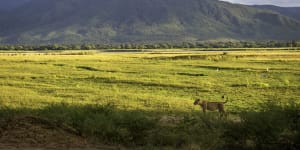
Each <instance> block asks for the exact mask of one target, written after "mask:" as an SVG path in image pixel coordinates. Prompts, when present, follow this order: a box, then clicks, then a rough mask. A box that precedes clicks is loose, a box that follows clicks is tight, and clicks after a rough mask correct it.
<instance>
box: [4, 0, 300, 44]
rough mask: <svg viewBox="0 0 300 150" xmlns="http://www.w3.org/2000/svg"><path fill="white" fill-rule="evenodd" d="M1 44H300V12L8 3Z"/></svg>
mask: <svg viewBox="0 0 300 150" xmlns="http://www.w3.org/2000/svg"><path fill="white" fill-rule="evenodd" d="M0 6H1V7H0V43H5V44H18V43H19V44H21V43H22V44H45V43H66V44H69V43H74V44H75V43H76V44H77V43H155V42H183V41H187V42H195V41H204V40H255V41H259V40H297V39H300V8H297V7H295V8H283V7H276V6H267V5H266V6H246V5H240V4H231V3H228V2H223V1H218V0H2V1H1V2H0Z"/></svg>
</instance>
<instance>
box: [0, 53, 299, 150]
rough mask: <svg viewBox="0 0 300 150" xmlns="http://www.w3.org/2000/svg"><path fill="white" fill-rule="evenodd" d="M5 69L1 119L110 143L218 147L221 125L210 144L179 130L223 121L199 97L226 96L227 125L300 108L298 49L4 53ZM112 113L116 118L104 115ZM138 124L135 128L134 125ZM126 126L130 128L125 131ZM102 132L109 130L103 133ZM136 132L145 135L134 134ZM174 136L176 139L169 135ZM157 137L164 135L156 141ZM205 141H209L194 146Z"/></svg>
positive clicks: (0, 79)
mask: <svg viewBox="0 0 300 150" xmlns="http://www.w3.org/2000/svg"><path fill="white" fill-rule="evenodd" d="M0 71H1V74H0V104H1V112H2V113H1V116H2V117H11V116H14V115H20V114H22V115H24V114H27V115H37V116H42V117H45V118H49V119H50V120H56V121H60V122H61V123H64V124H69V125H70V126H72V127H74V128H75V129H77V130H80V131H81V132H83V133H84V134H86V135H88V136H92V137H99V139H100V140H101V141H104V142H106V143H121V144H124V143H125V145H126V144H128V143H129V145H143V146H145V145H148V146H149V145H150V146H153V145H154V146H158V147H161V146H162V147H176V146H178V141H180V139H178V138H180V137H181V138H182V137H185V138H184V140H183V141H184V142H183V143H184V146H185V148H187V149H190V148H197V147H204V148H205V149H206V148H208V149H215V148H216V147H214V146H213V145H214V144H215V143H216V142H218V141H222V140H221V139H220V138H219V137H220V134H222V131H223V129H222V128H221V127H219V126H221V125H218V124H215V126H214V129H215V130H216V131H217V133H214V134H208V135H207V136H208V137H209V136H210V137H211V139H213V140H211V139H210V140H205V138H207V136H204V137H201V136H200V137H197V135H193V136H188V134H191V133H194V132H196V131H190V129H186V130H181V129H185V128H188V127H189V126H194V129H195V130H196V129H199V128H201V127H200V126H201V125H199V127H195V126H196V124H194V125H188V123H186V122H185V121H187V120H193V119H194V120H196V122H198V123H199V124H201V122H203V120H201V119H200V120H199V119H198V120H197V118H196V119H195V117H196V116H202V119H203V118H204V119H206V120H211V119H212V120H215V121H221V122H222V123H224V120H220V119H218V118H217V117H216V116H218V114H217V112H211V113H209V114H208V116H210V118H207V116H203V115H202V113H201V109H200V107H199V106H194V105H193V101H194V100H195V99H196V98H200V99H205V100H208V101H223V100H222V99H221V96H222V95H226V97H228V100H229V102H228V103H227V104H226V110H227V111H228V112H229V113H230V115H229V120H232V118H234V117H235V116H238V115H237V114H239V113H242V112H244V111H251V112H260V111H261V110H262V107H261V106H262V105H263V104H265V103H269V102H271V103H277V104H279V105H280V106H285V105H289V104H290V103H291V102H292V103H296V104H299V103H300V92H299V91H300V51H297V50H294V51H287V50H286V51H274V50H272V51H259V50H258V51H255V50H251V51H243V52H241V51H235V52H234V51H232V52H231V51H228V52H193V53H185V52H177V53H172V52H148V53H98V52H96V51H89V52H83V51H78V52H77V51H69V52H52V53H51V52H48V53H21V52H16V53H15V52H11V53H7V52H2V53H1V54H0ZM110 109H113V110H110ZM97 110H101V111H100V112H98V111H97ZM111 111H113V112H116V113H113V114H115V115H112V116H109V115H108V116H107V115H106V116H105V115H103V114H107V113H106V112H108V113H109V112H111ZM120 114H121V115H120ZM128 116H129V117H128ZM132 116H133V117H132ZM122 117H125V118H126V117H127V118H129V119H128V120H126V119H124V118H122ZM130 117H132V118H130ZM164 117H167V118H168V117H169V118H171V120H172V118H173V122H175V123H174V124H173V125H174V126H173V125H169V123H170V122H172V121H167V125H162V124H164V123H161V119H162V118H164ZM109 118H115V119H109ZM174 118H175V119H174ZM182 118H183V119H182ZM187 118H188V119H187ZM191 118H193V119H191ZM74 120H76V121H74ZM103 120H105V121H106V123H107V124H105V123H103V122H102V121H103ZM120 120H121V123H120V122H118V121H120ZM141 120H147V121H148V122H144V121H141ZM177 120H179V121H177ZM101 122H102V123H101ZM132 122H137V125H136V126H134V127H132V128H130V127H131V125H132V124H131V123H132ZM157 122H158V123H157ZM162 122H163V121H162ZM187 122H189V121H187ZM225 122H226V121H225ZM126 123H127V124H126ZM153 123H156V124H155V125H152V124H153ZM185 123H186V124H185ZM222 123H220V124H222ZM120 124H122V125H124V124H125V125H124V126H125V127H124V129H123V128H121V127H120ZM133 124H134V123H133ZM202 125H203V123H202ZM109 126H112V127H111V128H110V127H109ZM128 126H130V127H128ZM143 126H149V128H147V127H145V128H143ZM99 128H102V129H103V130H105V131H107V132H105V133H104V131H103V133H99V132H98V130H100V129H99ZM163 128H169V129H163ZM179 128H180V129H179ZM102 129H101V130H102ZM194 129H193V130H194ZM124 130H125V131H124ZM131 130H141V131H145V133H144V132H141V135H134V134H133V131H132V132H131ZM200 130H203V131H201V132H206V130H204V129H200ZM108 131H109V132H108ZM163 131H166V134H164V132H163ZM167 131H168V132H167ZM169 131H170V132H173V134H174V135H173V134H171V135H170V136H167V137H164V135H168V134H170V133H169ZM175 131H178V134H177V132H175ZM115 132H116V133H115ZM149 132H151V133H149ZM189 132H191V133H189ZM199 132H200V131H199ZM167 133H168V134H167ZM111 134H112V135H113V136H110V135H111ZM160 134H161V135H160ZM199 134H201V133H199ZM145 135H147V136H145ZM148 135H149V136H148ZM140 136H142V137H147V139H144V141H141V142H137V141H138V140H137V139H142V138H141V137H140ZM151 136H156V137H162V138H161V139H160V140H157V141H156V140H154V138H151ZM166 139H169V141H168V140H166ZM186 139H187V140H186ZM199 139H200V140H201V139H202V141H203V142H196V141H198V140H199ZM165 140H166V141H165ZM185 140H186V141H185ZM145 141H148V142H145ZM150 141H152V142H150ZM181 141H182V140H181ZM250 145H251V144H250ZM179 146H181V145H179Z"/></svg>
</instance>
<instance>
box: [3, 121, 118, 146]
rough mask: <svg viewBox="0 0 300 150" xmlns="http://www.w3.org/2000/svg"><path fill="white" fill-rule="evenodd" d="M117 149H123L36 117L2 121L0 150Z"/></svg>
mask: <svg viewBox="0 0 300 150" xmlns="http://www.w3.org/2000/svg"><path fill="white" fill-rule="evenodd" d="M17 149H22V150H32V149H33V150H43V149H47V150H48V149H50V150H54V149H75V150H83V149H87V150H99V149H101V150H115V149H123V148H120V147H114V146H104V145H99V144H94V143H92V142H89V141H88V140H87V139H86V138H84V137H82V136H80V135H79V134H78V133H76V131H75V130H73V129H71V128H69V127H66V126H57V125H55V124H53V123H51V122H49V121H47V120H44V119H41V118H36V117H30V116H25V117H17V118H14V119H10V120H5V121H3V120H2V121H0V150H17Z"/></svg>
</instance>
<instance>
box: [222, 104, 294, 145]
mask: <svg viewBox="0 0 300 150" xmlns="http://www.w3.org/2000/svg"><path fill="white" fill-rule="evenodd" d="M299 108H300V105H299V104H295V103H290V104H288V105H286V106H281V105H279V104H275V103H267V104H264V105H262V109H263V110H262V111H260V112H243V113H241V114H240V118H241V122H228V123H227V124H226V126H225V132H224V134H223V137H222V138H223V139H224V141H225V144H224V145H225V147H226V148H227V149H298V148H300V145H299V143H300V130H299V129H300V109H299Z"/></svg>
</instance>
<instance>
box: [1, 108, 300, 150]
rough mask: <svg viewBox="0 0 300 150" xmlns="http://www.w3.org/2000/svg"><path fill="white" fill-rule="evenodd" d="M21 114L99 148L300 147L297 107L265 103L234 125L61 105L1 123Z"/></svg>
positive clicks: (5, 113)
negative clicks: (60, 127)
mask: <svg viewBox="0 0 300 150" xmlns="http://www.w3.org/2000/svg"><path fill="white" fill-rule="evenodd" d="M20 115H21V116H24V115H25V116H26V115H30V116H37V117H39V118H46V119H47V120H50V121H51V122H54V123H55V124H57V125H67V126H70V127H72V128H73V129H74V130H75V131H76V132H78V133H79V134H80V135H83V136H87V137H93V138H96V139H98V141H100V142H101V143H108V144H121V145H125V146H129V147H143V148H149V149H151V148H162V147H169V148H173V149H174V148H180V149H297V148H299V145H297V144H299V143H300V135H299V131H300V113H299V105H297V104H289V105H287V106H285V107H283V106H279V105H275V104H273V103H272V104H269V103H268V104H265V105H263V106H262V111H261V112H241V113H239V114H238V116H239V118H240V119H239V120H238V121H237V120H231V119H230V118H229V119H220V118H218V117H216V115H215V114H214V113H208V114H207V115H203V114H202V113H201V112H189V113H188V112H175V111H173V112H172V113H170V112H160V111H156V112H153V111H152V112H149V111H142V110H120V109H117V108H115V106H114V105H110V104H108V105H71V104H65V103H60V104H52V105H49V106H48V107H45V108H42V109H26V108H23V109H11V108H5V107H2V108H0V117H1V118H6V119H7V118H13V117H15V116H20ZM4 120H5V119H4ZM0 127H1V126H0ZM0 135H1V134H0Z"/></svg>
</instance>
